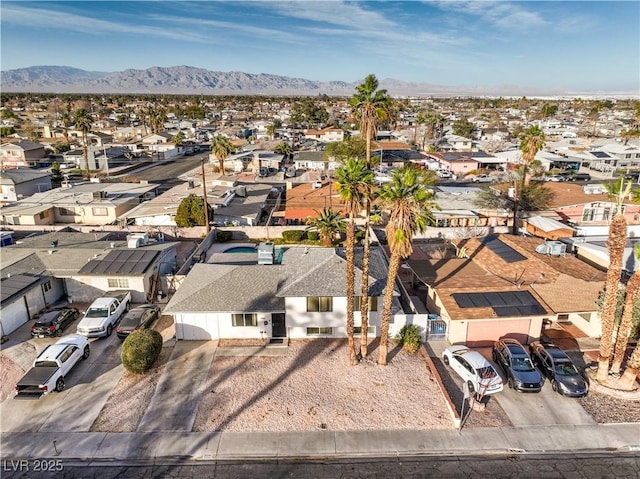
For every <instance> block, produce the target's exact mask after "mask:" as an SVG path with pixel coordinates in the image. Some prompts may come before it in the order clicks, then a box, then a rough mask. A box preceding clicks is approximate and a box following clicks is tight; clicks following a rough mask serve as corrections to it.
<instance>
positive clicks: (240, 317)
mask: <svg viewBox="0 0 640 479" xmlns="http://www.w3.org/2000/svg"><path fill="white" fill-rule="evenodd" d="M232 325H233V326H257V325H258V315H257V314H256V313H237V314H233V315H232Z"/></svg>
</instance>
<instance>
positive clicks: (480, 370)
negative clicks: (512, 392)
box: [442, 345, 504, 396]
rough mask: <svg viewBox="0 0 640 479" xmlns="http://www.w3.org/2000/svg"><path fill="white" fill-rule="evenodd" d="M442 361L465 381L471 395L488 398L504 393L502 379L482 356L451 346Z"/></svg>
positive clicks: (458, 346)
mask: <svg viewBox="0 0 640 479" xmlns="http://www.w3.org/2000/svg"><path fill="white" fill-rule="evenodd" d="M442 360H443V361H444V363H445V364H446V365H447V366H451V369H453V370H454V371H455V372H456V373H458V375H459V376H460V377H461V378H462V379H464V382H465V383H466V384H467V386H468V387H469V393H470V394H472V395H473V394H478V395H480V396H483V395H484V396H486V395H489V394H496V393H499V392H500V391H502V389H503V388H504V384H503V382H502V378H501V377H500V375H499V374H498V373H497V372H496V370H495V369H494V368H493V366H492V365H491V363H490V362H489V361H487V360H486V359H485V358H484V356H482V354H480V353H479V352H477V351H471V350H470V349H469V348H468V347H466V346H462V345H454V346H449V347H448V348H446V349H445V350H444V353H443V355H442Z"/></svg>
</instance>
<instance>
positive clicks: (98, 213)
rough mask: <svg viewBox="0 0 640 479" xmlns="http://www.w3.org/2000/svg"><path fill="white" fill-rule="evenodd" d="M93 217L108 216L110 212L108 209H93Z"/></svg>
mask: <svg viewBox="0 0 640 479" xmlns="http://www.w3.org/2000/svg"><path fill="white" fill-rule="evenodd" d="M91 212H92V213H93V216H108V215H109V212H108V211H107V209H106V208H91Z"/></svg>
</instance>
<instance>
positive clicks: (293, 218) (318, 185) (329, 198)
mask: <svg viewBox="0 0 640 479" xmlns="http://www.w3.org/2000/svg"><path fill="white" fill-rule="evenodd" d="M324 208H330V209H332V210H334V211H340V212H344V208H345V205H344V203H343V202H342V200H341V199H340V195H339V194H338V191H337V190H336V188H335V185H334V183H333V181H329V180H325V181H314V182H313V183H303V184H300V185H297V186H294V187H293V188H290V189H288V190H287V202H286V205H285V211H284V217H285V221H286V223H287V224H288V225H304V224H305V222H306V221H307V218H309V217H313V218H315V217H318V212H321V211H322V210H323V209H324Z"/></svg>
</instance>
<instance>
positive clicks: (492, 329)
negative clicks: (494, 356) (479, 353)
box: [467, 319, 531, 346]
mask: <svg viewBox="0 0 640 479" xmlns="http://www.w3.org/2000/svg"><path fill="white" fill-rule="evenodd" d="M530 323H531V320H530V319H505V320H489V321H469V326H468V327H467V344H468V345H469V346H490V345H491V344H492V343H493V342H494V341H497V340H498V339H500V338H501V337H503V336H507V337H509V338H513V339H517V340H518V341H520V342H521V343H523V344H525V343H527V340H528V336H529V326H530Z"/></svg>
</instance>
